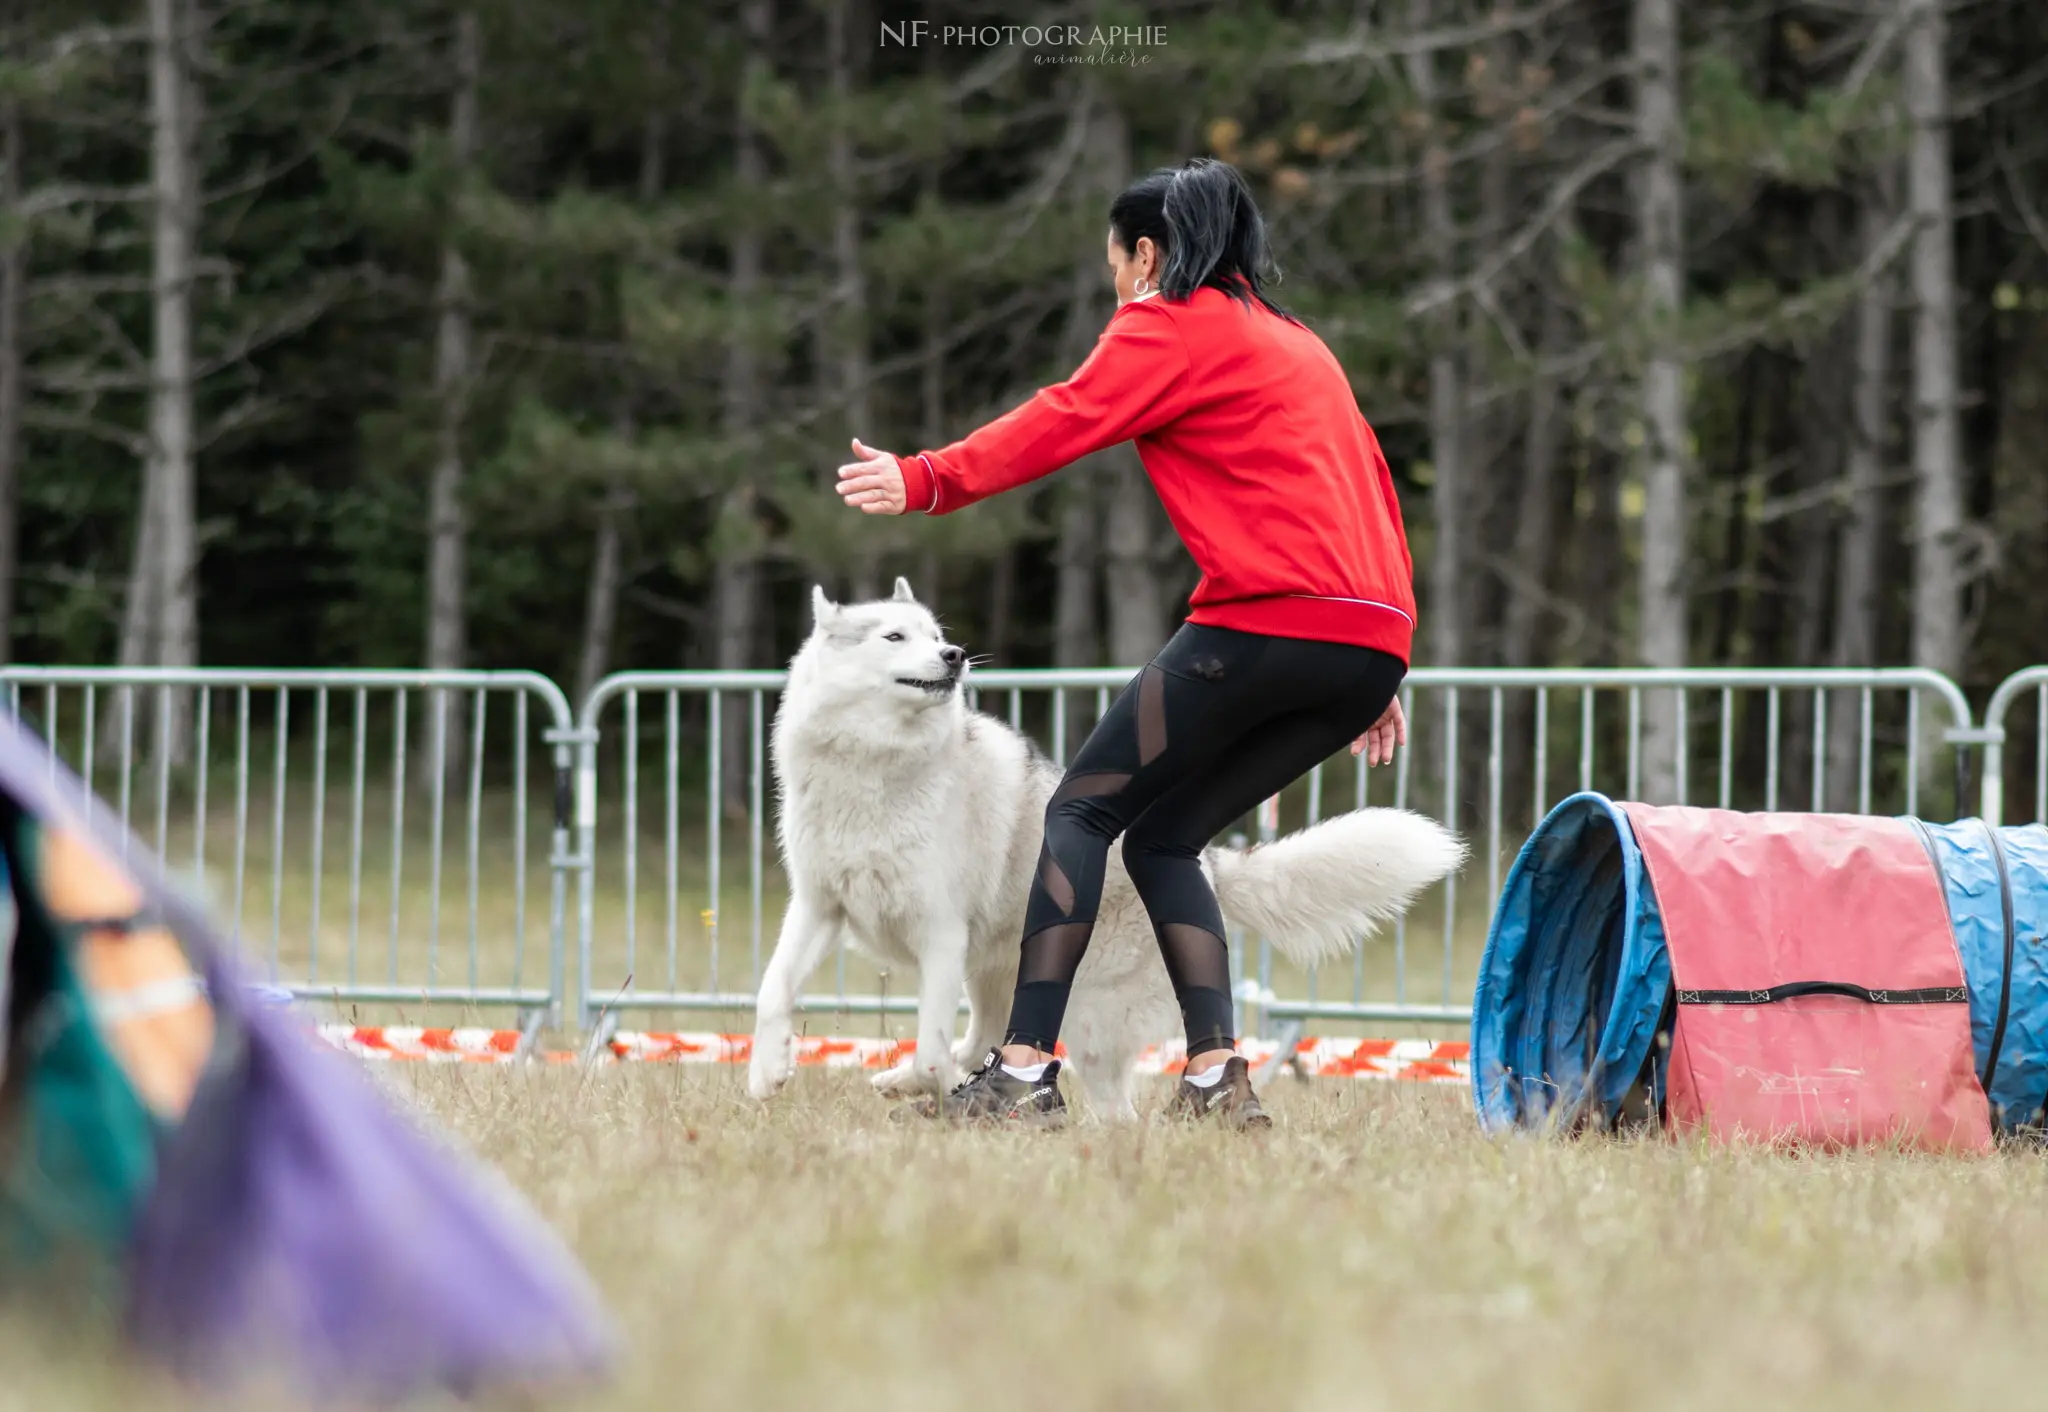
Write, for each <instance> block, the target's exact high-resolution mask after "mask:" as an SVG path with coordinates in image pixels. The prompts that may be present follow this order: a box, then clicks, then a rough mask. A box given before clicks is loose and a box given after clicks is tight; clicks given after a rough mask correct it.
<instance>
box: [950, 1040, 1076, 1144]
mask: <svg viewBox="0 0 2048 1412" xmlns="http://www.w3.org/2000/svg"><path fill="white" fill-rule="evenodd" d="M1059 1077H1060V1061H1059V1060H1057V1059H1054V1060H1051V1061H1050V1062H1048V1063H1047V1064H1046V1066H1045V1073H1044V1074H1043V1075H1042V1076H1040V1077H1039V1078H1038V1080H1037V1081H1036V1082H1032V1081H1030V1080H1026V1079H1020V1078H1016V1077H1014V1076H1013V1075H1011V1074H1009V1073H1007V1072H1005V1071H1004V1069H1003V1060H1002V1051H1000V1050H996V1049H991V1050H990V1051H989V1052H988V1058H986V1059H984V1060H982V1061H981V1067H980V1068H979V1069H976V1070H975V1071H974V1072H973V1073H972V1074H971V1075H969V1076H968V1078H967V1081H966V1082H965V1083H963V1084H961V1085H960V1086H959V1087H957V1088H955V1089H954V1090H953V1091H952V1092H951V1093H949V1094H947V1095H946V1096H945V1097H944V1098H925V1099H920V1100H919V1101H918V1102H917V1103H916V1104H915V1105H914V1106H913V1111H914V1112H915V1113H916V1114H917V1115H918V1116H919V1117H922V1118H936V1119H939V1120H940V1121H942V1122H948V1123H1024V1124H1027V1125H1029V1126H1031V1127H1041V1128H1056V1127H1059V1126H1060V1125H1061V1124H1063V1123H1065V1122H1066V1120H1067V1101H1066V1100H1065V1099H1064V1098H1062V1097H1060V1085H1059Z"/></svg>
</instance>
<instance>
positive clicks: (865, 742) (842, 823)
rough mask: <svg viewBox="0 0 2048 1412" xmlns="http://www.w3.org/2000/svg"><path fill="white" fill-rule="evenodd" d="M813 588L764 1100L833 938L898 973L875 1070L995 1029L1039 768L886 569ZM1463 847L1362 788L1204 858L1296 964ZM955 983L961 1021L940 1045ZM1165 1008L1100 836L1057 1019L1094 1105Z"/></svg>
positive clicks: (896, 1089) (1042, 793)
mask: <svg viewBox="0 0 2048 1412" xmlns="http://www.w3.org/2000/svg"><path fill="white" fill-rule="evenodd" d="M812 603H813V607H814V609H815V612H816V624H815V626H814V627H813V629H812V632H811V635H810V638H809V639H808V640H807V641H806V642H805V643H804V645H803V649H802V650H801V651H799V652H798V653H797V655H796V658H795V660H794V661H792V662H791V664H790V672H789V683H788V686H787V687H786V688H785V690H784V692H783V695H782V704H781V707H780V709H779V710H778V711H777V712H776V716H775V728H774V733H773V738H772V741H771V746H770V748H771V751H772V757H773V765H774V769H775V779H776V789H777V792H778V795H779V797H780V800H781V805H782V808H781V817H780V820H779V822H778V834H779V838H780V843H781V848H782V859H783V865H784V868H785V871H786V872H787V874H788V877H789V886H790V898H789V911H788V913H787V914H786V915H785V916H784V917H783V921H782V934H781V936H780V937H779V938H777V940H776V943H775V954H774V955H773V956H772V957H771V958H770V960H769V962H768V968H767V971H766V973H765V974H764V975H763V976H762V978H761V993H760V996H759V999H758V1002H757V1008H756V1014H755V1021H754V1045H753V1058H752V1066H751V1069H750V1071H749V1073H748V1078H747V1088H748V1090H749V1092H751V1093H752V1094H753V1095H754V1096H755V1097H756V1098H761V1099H765V1098H768V1097H770V1096H771V1095H773V1094H774V1093H775V1092H776V1090H777V1089H779V1088H781V1087H782V1085H783V1084H784V1083H786V1082H787V1081H788V1079H789V1077H790V1074H791V1072H792V1070H793V1068H794V1065H795V1044H794V1036H793V1032H792V1030H791V1016H792V1012H793V1010H794V1008H795V1003H796V999H797V996H798V994H799V993H800V991H801V989H802V987H803V984H804V982H805V980H806V979H807V978H808V977H809V976H810V974H811V972H812V971H813V970H814V969H816V967H817V965H818V963H819V962H820V961H821V960H823V959H824V957H825V955H826V953H827V952H829V951H830V950H831V949H832V947H833V945H834V943H835V942H837V941H839V940H840V939H841V938H844V939H845V940H846V941H848V942H851V943H852V944H854V945H855V946H856V947H857V948H858V949H859V950H861V951H863V952H865V953H867V954H868V955H870V956H872V957H873V958H874V959H875V960H876V961H877V962H879V963H881V964H882V965H885V966H888V967H890V968H892V969H902V968H914V969H915V970H916V972H917V975H918V1004H917V1049H916V1053H915V1054H914V1055H913V1056H912V1057H911V1058H910V1059H909V1060H907V1061H906V1062H905V1063H903V1064H901V1065H899V1066H898V1067H896V1068H894V1069H890V1070H887V1071H885V1072H883V1073H880V1074H877V1075H876V1076H875V1079H874V1084H875V1087H876V1088H878V1089H880V1090H882V1091H883V1092H885V1093H890V1094H911V1093H924V1092H934V1091H939V1090H942V1089H944V1088H947V1087H950V1086H951V1085H952V1084H954V1083H956V1082H957V1081H958V1080H959V1078H960V1066H961V1065H962V1064H963V1063H965V1062H966V1061H967V1060H969V1059H978V1058H979V1057H980V1056H982V1055H983V1054H985V1053H986V1052H987V1051H988V1050H989V1049H991V1048H992V1047H994V1046H995V1045H996V1044H997V1043H998V1042H1000V1040H1001V1039H1002V1034H1003V1026H1004V1025H1005V1024H1006V1023H1007V1020H1008V1017H1009V1005H1010V992H1011V989H1012V987H1013V986H1014V985H1015V983H1016V978H1017V956H1018V945H1019V942H1020V940H1021V933H1022V930H1023V925H1024V902H1025V893H1026V890H1027V888H1028V887H1029V885H1030V881H1031V877H1032V873H1033V870H1034V869H1035V868H1036V867H1037V864H1038V852H1039V843H1040V838H1041V836H1042V834H1043V832H1044V825H1045V819H1044V815H1045V808H1046V803H1047V801H1048V800H1050V799H1051V797H1052V793H1053V790H1054V789H1055V788H1056V787H1057V786H1058V784H1059V782H1060V771H1059V769H1058V768H1057V767H1055V766H1054V765H1053V764H1052V762H1051V761H1049V760H1047V759H1046V758H1045V757H1044V756H1043V755H1041V754H1039V753H1038V751H1037V750H1036V749H1035V748H1034V747H1033V746H1032V744H1031V743H1030V742H1029V741H1028V740H1026V739H1025V738H1024V737H1023V736H1022V735H1019V734H1018V733H1017V732H1016V731H1014V730H1012V729H1011V728H1010V727H1009V726H1008V725H1006V724H1004V723H1003V722H1001V721H999V720H997V719H996V718H994V717H993V716H986V715H983V714H981V713H980V712H977V711H971V710H969V709H968V708H967V704H966V702H965V701H964V700H963V690H962V688H963V687H964V685H965V682H966V677H967V662H966V654H965V653H963V652H962V651H961V650H960V649H959V648H957V647H953V646H950V645H949V644H948V643H947V642H946V639H945V635H944V633H942V632H941V631H940V628H939V624H938V622H937V620H935V619H934V618H933V617H932V615H931V614H930V613H929V612H927V611H926V610H925V609H924V608H923V607H922V606H921V605H920V604H919V603H918V602H917V601H916V598H915V597H914V596H913V594H912V593H911V590H910V585H909V584H908V583H906V582H905V581H904V580H902V579H898V580H897V581H896V595H895V597H894V598H892V599H890V600H888V601H887V602H879V603H860V604H850V605H846V606H843V607H842V606H840V605H838V604H835V603H833V602H831V601H830V600H829V599H827V598H826V596H825V593H824V590H822V589H817V590H814V591H813V594H812ZM1464 856H1465V850H1464V846H1463V845H1462V844H1461V843H1460V842H1459V841H1458V839H1457V838H1456V837H1455V836H1454V835H1452V834H1451V833H1449V832H1448V831H1447V830H1445V829H1444V828H1443V827H1442V826H1440V825H1439V824H1437V823H1436V822H1435V821H1434V820H1431V819H1427V818H1424V817H1422V816H1421V815H1418V814H1411V813H1407V812H1405V811H1401V810H1395V809H1364V810H1360V811H1359V812H1357V813H1352V814H1345V815H1342V816H1340V817H1338V818H1333V819H1329V820H1326V821H1324V822H1323V823H1321V824H1318V825H1316V826H1315V827H1313V828H1310V829H1306V830H1304V831H1302V832H1300V833H1297V834H1293V835H1291V836H1289V837H1287V838H1285V839H1282V840H1280V841H1279V842H1277V843H1273V844H1270V845H1267V846H1265V847H1261V848H1254V849H1251V850H1248V851H1239V850H1235V849H1229V848H1211V849H1209V850H1208V852H1207V853H1206V854H1205V855H1204V859H1203V862H1204V867H1205V870H1206V872H1207V874H1208V876H1209V879H1210V882H1211V883H1212V884H1213V885H1214V886H1215V889H1216V895H1217V900H1218V901H1219V902H1220V903H1221V904H1222V907H1223V912H1224V915H1225V916H1226V917H1227V918H1229V919H1230V920H1231V921H1233V922H1236V923H1238V924H1239V925H1241V926H1244V927H1248V928H1250V929H1251V930H1252V931H1254V932H1257V933H1259V934H1260V935H1262V936H1266V937H1269V938H1271V939H1272V941H1273V943H1274V944H1275V945H1276V946H1278V947H1280V948H1281V950H1282V951H1284V952H1285V953H1286V954H1287V955H1288V956H1290V957H1292V958H1294V959H1295V960H1296V961H1299V962H1302V963H1304V964H1306V963H1310V962H1314V961H1318V960H1327V959H1329V958H1331V957H1333V956H1337V955H1341V954H1344V953H1346V952H1349V951H1350V950H1351V949H1352V948H1353V947H1355V946H1356V945H1357V944H1358V942H1359V940H1360V939H1361V938H1362V937H1363V936H1364V935H1365V934H1367V933H1369V932H1370V931H1372V930H1373V929H1374V928H1375V927H1376V926H1377V925H1378V924H1379V923H1380V922H1382V921H1385V920H1386V919H1388V918H1391V917H1394V916H1397V915H1399V914H1400V913H1401V912H1403V911H1405V910H1407V908H1408V906H1409V905H1410V904H1411V903H1412V902H1413V901H1414V900H1415V898H1416V896H1417V895H1418V894H1419V893H1420V892H1421V891H1422V890H1423V889H1424V888H1426V887H1428V886H1429V885H1430V884H1432V883H1434V882H1436V881H1438V880H1439V879H1441V878H1443V877H1444V876H1446V875H1447V874H1449V873H1451V872H1454V871H1455V870H1456V869H1457V868H1458V867H1459V865H1460V864H1461V863H1462V862H1463V861H1464ZM963 986H964V987H965V989H966V992H967V1002H968V1019H967V1029H966V1032H965V1034H964V1036H963V1037H962V1039H961V1040H960V1042H959V1043H958V1044H955V1043H954V1041H953V1025H954V1020H955V1019H956V1017H957V1015H958V1012H959V1007H960V993H961V989H962V987H963ZM1179 1028H1180V1011H1179V1007H1178V1006H1177V1004H1176V1003H1175V1001H1174V997H1173V990H1172V987H1171V986H1170V985H1169V984H1168V982H1167V977H1166V966H1165V964H1164V962H1163V961H1162V960H1161V958H1160V955H1159V950H1158V945H1157V943H1156V942H1155V941H1154V940H1153V934H1152V928H1151V924H1150V922H1149V921H1148V920H1147V919H1146V916H1145V909H1144V907H1143V906H1142V905H1141V904H1140V903H1139V901H1138V895H1137V892H1136V890H1135V889H1134V888H1133V887H1132V886H1131V881H1130V878H1129V876H1128V875H1127V874H1126V873H1125V871H1124V868H1123V862H1122V859H1121V857H1120V856H1119V850H1117V849H1114V848H1113V849H1111V850H1110V854H1109V871H1108V875H1107V878H1106V880H1105V884H1104V887H1103V893H1102V904H1101V907H1100V909H1099V911H1098V913H1097V916H1096V923H1095V931H1094V935H1093V938H1092V940H1091V942H1090V944H1089V947H1088V953H1087V956H1086V958H1085V959H1084V960H1083V961H1082V963H1081V970H1080V974H1079V975H1078V976H1077V977H1076V978H1075V981H1074V988H1073V994H1072V998H1071V999H1070V1001H1069V1003H1068V1007H1067V1013H1066V1022H1065V1028H1064V1031H1063V1035H1062V1038H1063V1042H1064V1043H1065V1045H1066V1048H1067V1054H1068V1058H1069V1061H1070V1068H1071V1070H1072V1071H1073V1072H1074V1074H1075V1076H1076V1078H1077V1079H1078V1080H1079V1082H1080V1084H1081V1087H1082V1090H1083V1091H1084V1092H1085V1093H1086V1095H1087V1098H1088V1102H1089V1105H1090V1106H1091V1107H1092V1108H1093V1109H1094V1110H1095V1112H1097V1113H1098V1114H1101V1115H1104V1116H1107V1117H1111V1118H1117V1119H1128V1118H1133V1117H1135V1116H1136V1115H1137V1109H1136V1107H1135V1106H1134V1104H1133V1103H1132V1067H1133V1063H1134V1061H1135V1060H1136V1059H1137V1057H1138V1055H1139V1053H1140V1052H1141V1051H1142V1050H1143V1049H1144V1047H1145V1046H1146V1045H1148V1044H1153V1043H1156V1042H1158V1041H1161V1040H1165V1039H1168V1038H1170V1037H1171V1036H1172V1035H1174V1034H1175V1033H1177V1032H1178V1030H1179Z"/></svg>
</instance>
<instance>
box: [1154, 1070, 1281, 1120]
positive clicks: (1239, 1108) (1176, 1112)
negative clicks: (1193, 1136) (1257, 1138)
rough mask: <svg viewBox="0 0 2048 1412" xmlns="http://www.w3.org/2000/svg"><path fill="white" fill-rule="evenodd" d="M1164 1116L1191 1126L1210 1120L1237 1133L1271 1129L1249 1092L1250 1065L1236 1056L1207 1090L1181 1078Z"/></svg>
mask: <svg viewBox="0 0 2048 1412" xmlns="http://www.w3.org/2000/svg"><path fill="white" fill-rule="evenodd" d="M1166 1116H1167V1117H1169V1118H1179V1119H1182V1120H1183V1121H1186V1122H1191V1123H1194V1122H1201V1121H1202V1120H1204V1119H1206V1118H1211V1117H1213V1118H1215V1119H1216V1120H1217V1121H1218V1122H1220V1123H1222V1124H1223V1125H1224V1126H1225V1127H1227V1128H1236V1129H1238V1130H1240V1131H1242V1130H1244V1129H1247V1128H1270V1127H1272V1126H1273V1120H1272V1119H1271V1118H1269V1117H1267V1116H1266V1110H1265V1109H1264V1108H1262V1107H1260V1106H1259V1096H1258V1095H1257V1094H1256V1093H1253V1092H1252V1070H1251V1066H1250V1065H1249V1064H1247V1063H1245V1062H1244V1059H1243V1058H1242V1057H1241V1056H1239V1055H1235V1054H1233V1055H1231V1056H1230V1057H1229V1058H1228V1059H1225V1060H1224V1061H1223V1077H1222V1078H1220V1079H1218V1080H1217V1081H1216V1082H1215V1083H1213V1084H1211V1085H1210V1086H1209V1087H1207V1088H1197V1087H1196V1086H1195V1085H1194V1084H1191V1083H1189V1082H1188V1081H1187V1080H1186V1079H1182V1080H1181V1081H1180V1087H1179V1088H1178V1089H1176V1090H1174V1094H1173V1101H1172V1102H1171V1103H1169V1104H1167V1105H1166Z"/></svg>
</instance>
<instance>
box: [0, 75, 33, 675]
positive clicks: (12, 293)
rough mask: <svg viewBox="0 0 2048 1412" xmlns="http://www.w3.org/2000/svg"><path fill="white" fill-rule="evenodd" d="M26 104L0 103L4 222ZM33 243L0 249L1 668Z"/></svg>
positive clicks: (10, 589)
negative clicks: (24, 326) (25, 313)
mask: <svg viewBox="0 0 2048 1412" xmlns="http://www.w3.org/2000/svg"><path fill="white" fill-rule="evenodd" d="M21 163H22V140H21V104H20V102H19V101H18V100H15V99H7V100H4V101H0V217H4V218H5V219H10V220H11V219H12V218H13V215H14V210H15V207H16V206H17V205H18V204H19V203H20V201H21V187H22V181H21ZM27 280H28V237H27V235H26V234H25V233H17V236H16V238H15V239H14V240H13V241H12V242H11V243H9V244H6V245H4V246H0V662H12V661H13V660H14V575H15V570H16V567H17V566H16V563H15V556H16V553H17V546H18V543H19V538H18V525H19V521H18V519H17V510H16V506H17V504H18V501H19V495H20V489H19V479H20V456H21V367H22V360H23V359H24V357H25V356H26V353H25V351H24V349H23V348H22V339H23V336H24V335H23V332H22V327H21V318H22V308H23V306H24V304H25V303H26V302H27V300H26V297H25V286H26V283H27Z"/></svg>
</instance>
